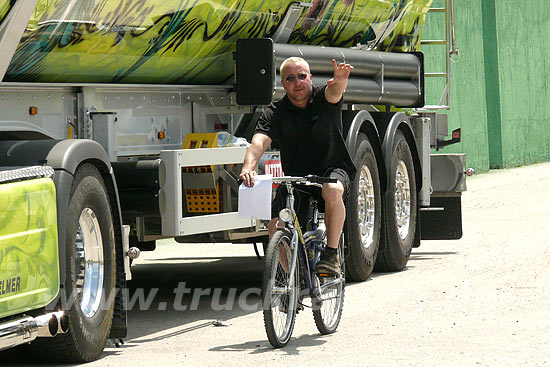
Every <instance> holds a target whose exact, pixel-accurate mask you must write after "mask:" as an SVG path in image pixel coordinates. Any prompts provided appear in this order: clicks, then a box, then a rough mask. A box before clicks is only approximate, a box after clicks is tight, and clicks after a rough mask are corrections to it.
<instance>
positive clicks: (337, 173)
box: [271, 168, 351, 225]
mask: <svg viewBox="0 0 550 367" xmlns="http://www.w3.org/2000/svg"><path fill="white" fill-rule="evenodd" d="M323 177H332V178H335V179H337V180H338V181H339V182H340V183H341V184H342V186H344V196H343V199H344V204H345V203H346V200H347V197H348V195H349V192H350V189H351V182H350V179H349V175H348V174H347V172H346V171H344V170H343V169H341V168H330V169H328V170H327V171H326V172H325V174H324V175H323ZM287 194H288V193H287V191H286V186H285V185H280V186H279V188H278V189H277V193H276V195H275V199H273V201H272V203H271V217H272V218H275V217H278V216H279V212H280V211H281V209H283V208H286V197H287ZM311 196H313V197H314V198H315V199H317V201H318V208H319V211H320V212H322V213H323V212H324V211H325V202H324V200H323V198H322V196H321V188H320V187H316V186H300V187H298V188H295V189H294V210H296V214H297V215H298V220H299V221H300V223H302V225H304V224H305V221H306V220H307V218H308V209H309V198H310V197H311Z"/></svg>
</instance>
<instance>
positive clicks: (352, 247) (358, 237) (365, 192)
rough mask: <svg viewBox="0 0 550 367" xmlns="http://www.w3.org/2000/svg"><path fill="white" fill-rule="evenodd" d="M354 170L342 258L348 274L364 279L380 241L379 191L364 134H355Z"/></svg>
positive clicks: (374, 162)
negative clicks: (347, 253) (347, 251)
mask: <svg viewBox="0 0 550 367" xmlns="http://www.w3.org/2000/svg"><path fill="white" fill-rule="evenodd" d="M355 165H356V167H357V174H356V176H355V179H354V180H353V182H352V186H351V192H350V197H349V201H348V205H347V232H348V234H347V236H346V238H347V242H348V247H349V256H348V257H347V258H346V269H347V274H348V278H349V279H350V280H354V281H364V280H367V279H368V277H369V276H370V274H371V272H372V270H373V268H374V264H375V262H376V255H377V253H378V245H379V242H380V228H381V212H382V196H381V195H382V194H381V190H380V180H379V176H378V165H377V164H376V156H375V155H374V151H373V149H372V146H371V144H370V142H369V139H368V138H367V136H366V135H364V134H359V136H358V142H357V149H356V151H355Z"/></svg>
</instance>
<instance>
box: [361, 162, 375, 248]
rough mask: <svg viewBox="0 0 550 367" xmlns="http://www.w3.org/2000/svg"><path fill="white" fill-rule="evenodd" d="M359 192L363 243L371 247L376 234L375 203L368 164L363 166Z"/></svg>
mask: <svg viewBox="0 0 550 367" xmlns="http://www.w3.org/2000/svg"><path fill="white" fill-rule="evenodd" d="M357 193H358V198H357V211H358V212H359V215H358V218H359V230H360V232H361V243H362V244H363V246H364V247H365V248H369V247H370V246H371V245H372V243H373V236H374V210H375V203H374V186H373V182H372V175H371V173H370V170H369V168H368V167H367V166H362V167H361V171H360V176H359V187H358V190H357Z"/></svg>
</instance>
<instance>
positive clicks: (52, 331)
mask: <svg viewBox="0 0 550 367" xmlns="http://www.w3.org/2000/svg"><path fill="white" fill-rule="evenodd" d="M68 321H69V320H68V316H67V314H66V313H65V312H63V311H58V312H51V313H48V314H45V315H42V316H38V317H30V316H26V317H21V318H18V319H15V320H11V321H8V322H5V323H3V324H0V350H4V349H8V348H12V347H15V346H17V345H19V344H24V343H29V342H31V341H33V340H34V339H36V338H37V337H54V336H56V335H57V333H58V332H62V333H64V332H66V331H67V330H68V328H69V322H68Z"/></svg>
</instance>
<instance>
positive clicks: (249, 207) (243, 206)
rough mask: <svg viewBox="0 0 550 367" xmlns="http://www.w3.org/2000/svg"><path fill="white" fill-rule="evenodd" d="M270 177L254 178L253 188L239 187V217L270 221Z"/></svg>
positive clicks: (260, 176)
mask: <svg viewBox="0 0 550 367" xmlns="http://www.w3.org/2000/svg"><path fill="white" fill-rule="evenodd" d="M271 182H272V176H271V175H258V176H254V187H248V186H245V184H244V183H242V184H241V186H240V187H239V217H240V218H253V219H265V220H269V219H271Z"/></svg>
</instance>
